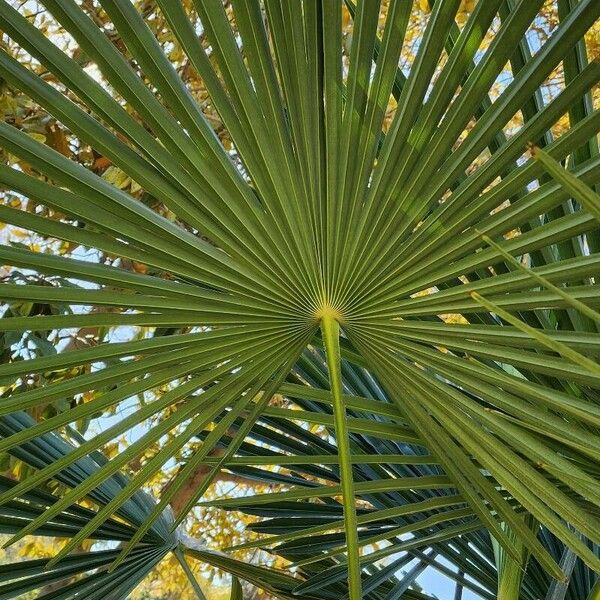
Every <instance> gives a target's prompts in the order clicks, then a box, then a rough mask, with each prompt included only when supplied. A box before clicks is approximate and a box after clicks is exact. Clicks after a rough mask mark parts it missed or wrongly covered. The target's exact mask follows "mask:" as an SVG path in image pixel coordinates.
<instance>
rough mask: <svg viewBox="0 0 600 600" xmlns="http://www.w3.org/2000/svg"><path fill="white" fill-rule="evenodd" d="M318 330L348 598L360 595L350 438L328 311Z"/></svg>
mask: <svg viewBox="0 0 600 600" xmlns="http://www.w3.org/2000/svg"><path fill="white" fill-rule="evenodd" d="M321 331H322V333H323V342H324V345H325V354H326V356H327V367H328V369H329V385H330V388H331V396H332V402H333V419H334V424H335V436H336V440H337V447H338V457H339V465H340V476H341V487H342V499H343V504H344V528H345V531H346V544H347V546H348V585H349V588H350V600H360V598H361V577H360V561H359V545H358V530H357V522H356V507H355V501H354V480H353V477H352V459H351V454H350V440H349V438H348V426H347V423H346V406H345V404H344V399H343V396H342V368H341V354H340V340H339V338H340V326H339V323H338V321H337V320H336V319H335V318H333V316H332V315H331V314H328V313H325V314H323V316H322V317H321Z"/></svg>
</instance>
